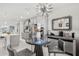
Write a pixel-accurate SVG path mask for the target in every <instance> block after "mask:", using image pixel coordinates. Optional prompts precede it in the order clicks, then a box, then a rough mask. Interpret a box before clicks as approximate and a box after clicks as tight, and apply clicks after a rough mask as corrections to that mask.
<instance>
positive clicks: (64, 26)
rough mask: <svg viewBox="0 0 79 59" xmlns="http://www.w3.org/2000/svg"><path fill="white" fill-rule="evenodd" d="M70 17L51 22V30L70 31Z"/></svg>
mask: <svg viewBox="0 0 79 59" xmlns="http://www.w3.org/2000/svg"><path fill="white" fill-rule="evenodd" d="M71 18H72V17H71V16H65V17H60V18H56V19H53V20H52V29H53V30H71V27H72V21H71Z"/></svg>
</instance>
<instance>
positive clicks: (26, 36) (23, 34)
mask: <svg viewBox="0 0 79 59" xmlns="http://www.w3.org/2000/svg"><path fill="white" fill-rule="evenodd" d="M22 39H24V40H25V41H27V40H28V39H29V32H26V33H22Z"/></svg>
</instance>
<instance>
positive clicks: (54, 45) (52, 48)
mask: <svg viewBox="0 0 79 59" xmlns="http://www.w3.org/2000/svg"><path fill="white" fill-rule="evenodd" d="M47 47H48V52H49V56H50V55H51V53H53V54H54V56H56V54H57V53H58V54H64V51H62V50H61V49H59V48H58V40H55V39H52V41H51V42H50V43H49V44H48V45H47Z"/></svg>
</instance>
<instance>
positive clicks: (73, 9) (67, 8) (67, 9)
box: [48, 3, 79, 37]
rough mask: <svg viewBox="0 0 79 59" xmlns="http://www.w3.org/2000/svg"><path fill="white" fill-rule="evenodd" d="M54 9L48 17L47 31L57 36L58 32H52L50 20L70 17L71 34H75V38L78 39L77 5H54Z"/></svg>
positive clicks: (78, 13)
mask: <svg viewBox="0 0 79 59" xmlns="http://www.w3.org/2000/svg"><path fill="white" fill-rule="evenodd" d="M54 6H55V8H54V10H53V12H52V13H51V15H50V17H49V28H48V29H49V30H50V31H51V32H53V33H55V34H58V31H54V30H52V26H51V25H52V24H51V22H52V19H54V18H59V17H64V16H69V15H70V16H72V30H71V32H75V33H76V35H75V36H76V37H79V4H66V3H65V4H54Z"/></svg>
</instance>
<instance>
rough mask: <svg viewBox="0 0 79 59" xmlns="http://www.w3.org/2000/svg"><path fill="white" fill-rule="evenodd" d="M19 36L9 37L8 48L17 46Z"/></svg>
mask: <svg viewBox="0 0 79 59" xmlns="http://www.w3.org/2000/svg"><path fill="white" fill-rule="evenodd" d="M19 41H20V35H11V36H10V47H11V48H12V47H16V46H19Z"/></svg>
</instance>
